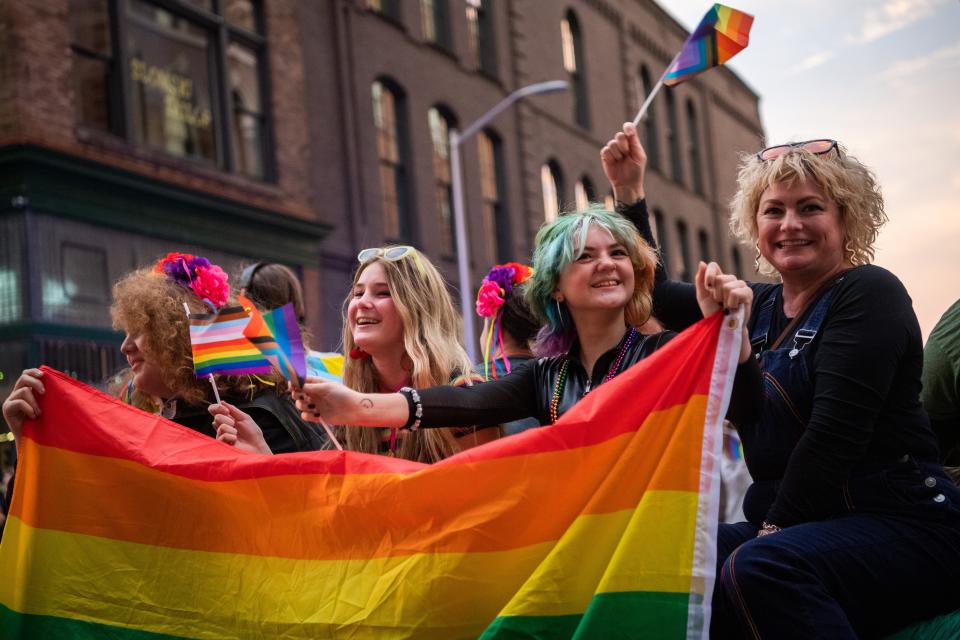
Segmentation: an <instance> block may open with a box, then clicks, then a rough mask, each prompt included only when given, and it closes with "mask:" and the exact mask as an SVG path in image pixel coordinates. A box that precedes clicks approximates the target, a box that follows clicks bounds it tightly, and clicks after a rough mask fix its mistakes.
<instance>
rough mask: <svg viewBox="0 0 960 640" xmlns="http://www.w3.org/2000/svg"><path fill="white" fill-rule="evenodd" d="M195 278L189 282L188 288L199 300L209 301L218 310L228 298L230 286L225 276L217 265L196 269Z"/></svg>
mask: <svg viewBox="0 0 960 640" xmlns="http://www.w3.org/2000/svg"><path fill="white" fill-rule="evenodd" d="M195 272H196V274H197V275H196V276H195V277H194V278H193V280H192V281H191V282H190V288H191V289H192V290H193V292H194V293H195V294H197V297H198V298H200V299H201V300H209V301H210V302H211V303H213V305H214V306H215V307H217V308H218V309H219V308H220V307H222V306H223V305H224V304H226V302H227V298H229V297H230V285H229V284H227V274H226V273H224V271H223V269H221V268H220V267H218V266H217V265H214V264H212V265H210V266H208V267H197V268H196V270H195Z"/></svg>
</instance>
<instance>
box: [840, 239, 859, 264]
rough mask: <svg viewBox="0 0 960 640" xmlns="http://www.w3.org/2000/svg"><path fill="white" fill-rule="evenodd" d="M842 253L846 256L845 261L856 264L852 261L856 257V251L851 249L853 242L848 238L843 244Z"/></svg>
mask: <svg viewBox="0 0 960 640" xmlns="http://www.w3.org/2000/svg"><path fill="white" fill-rule="evenodd" d="M843 255H844V256H845V257H846V258H847V261H848V262H849V263H850V264H854V265H855V264H857V263H856V262H854V259H855V258H856V257H857V252H856V251H854V250H853V243H852V242H850V241H849V240H847V241H846V242H845V243H844V244H843Z"/></svg>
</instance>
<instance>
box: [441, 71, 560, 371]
mask: <svg viewBox="0 0 960 640" xmlns="http://www.w3.org/2000/svg"><path fill="white" fill-rule="evenodd" d="M567 86H568V85H567V82H566V81H565V80H551V81H549V82H538V83H537V84H531V85H528V86H526V87H522V88H520V89H517V90H516V91H514V92H513V93H511V94H510V95H508V96H507V97H506V98H504V99H503V100H501V101H500V102H498V103H497V104H496V105H494V107H493V108H492V109H490V110H489V111H487V112H486V113H485V114H483V115H482V116H480V118H479V119H477V120H476V121H475V122H474V123H473V124H471V125H470V126H469V127H467V128H466V129H464V130H463V133H460V132H458V131H457V130H456V129H451V130H450V173H451V174H452V175H451V179H452V187H453V221H454V224H455V225H456V228H457V234H456V235H457V237H456V240H457V275H458V277H459V279H460V313H461V314H462V315H463V339H464V342H466V347H467V354H468V355H469V356H470V360H471V361H472V362H476V361H477V338H476V336H475V335H474V331H473V329H474V323H473V296H472V295H471V294H472V292H473V286H472V284H471V282H470V255H469V249H468V248H467V220H466V213H465V212H464V205H463V177H462V175H461V169H460V145H462V144H463V143H464V142H466V141H467V140H469V139H470V138H472V137H473V136H474V135H476V133H477V132H478V131H480V130H481V129H482V128H483V127H484V126H486V125H487V123H489V122H490V121H491V120H493V119H494V118H496V117H497V116H498V115H500V113H501V112H503V111H504V110H506V109H507V108H508V107H510V106H511V105H512V104H513V103H515V102H517V101H518V100H522V99H523V98H526V97H527V96H532V95H537V94H541V93H554V92H557V91H566V89H567Z"/></svg>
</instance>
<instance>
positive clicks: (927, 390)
mask: <svg viewBox="0 0 960 640" xmlns="http://www.w3.org/2000/svg"><path fill="white" fill-rule="evenodd" d="M920 400H921V401H922V402H923V408H924V409H926V411H927V414H928V415H929V416H930V423H931V425H933V430H934V432H935V433H936V434H937V440H938V441H939V443H940V460H941V462H943V464H945V465H947V466H948V467H950V469H951V472H952V475H953V477H954V478H955V479H960V300H958V301H956V302H954V303H953V306H951V307H950V308H949V309H947V311H946V313H944V314H943V316H942V317H941V318H940V321H939V322H937V324H936V326H935V327H934V328H933V331H931V332H930V337H929V338H927V344H926V346H925V347H924V349H923V390H922V391H921V392H920Z"/></svg>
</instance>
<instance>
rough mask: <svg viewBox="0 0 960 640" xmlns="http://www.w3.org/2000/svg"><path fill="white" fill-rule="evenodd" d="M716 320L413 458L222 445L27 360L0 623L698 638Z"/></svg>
mask: <svg viewBox="0 0 960 640" xmlns="http://www.w3.org/2000/svg"><path fill="white" fill-rule="evenodd" d="M736 323H737V320H734V319H732V317H724V316H722V315H719V314H718V315H716V316H714V317H712V318H709V319H707V320H704V321H703V322H701V323H699V324H698V325H696V326H694V327H692V328H691V329H689V330H688V331H686V332H684V334H682V335H681V336H680V337H678V338H676V339H675V340H673V341H671V342H670V343H669V344H668V345H667V346H666V347H664V348H663V349H662V350H660V351H658V352H657V353H656V354H655V355H653V356H652V357H650V358H648V359H647V360H645V361H644V362H642V363H641V364H639V365H637V366H635V367H633V368H631V369H630V370H628V371H627V372H625V373H623V374H621V375H620V376H619V377H617V378H616V379H615V380H614V381H613V382H611V383H609V384H605V385H603V386H601V387H600V388H598V389H596V390H595V391H593V392H592V393H591V394H590V395H588V396H587V397H586V398H585V399H584V400H583V401H581V403H580V404H578V405H577V407H575V408H574V409H573V410H572V411H570V412H569V413H568V414H566V415H565V416H564V417H563V418H562V419H561V420H560V421H559V422H558V423H557V424H556V425H554V426H552V427H545V428H542V429H533V430H530V431H527V432H524V433H521V434H519V435H516V436H513V437H510V438H505V439H502V440H499V441H496V442H492V443H489V444H487V445H484V446H481V447H477V448H474V449H470V450H468V451H465V452H463V453H461V454H458V455H456V456H453V457H451V458H448V459H446V460H444V461H443V462H440V463H438V464H435V465H432V466H428V465H423V464H419V463H414V462H409V461H405V460H398V459H394V458H388V457H383V456H373V455H365V454H358V453H353V452H339V451H324V452H312V453H294V454H286V455H278V456H261V455H255V454H248V453H244V452H241V451H237V450H235V449H232V448H230V447H228V446H227V445H224V444H222V443H220V442H217V441H215V440H212V439H209V438H205V437H204V436H202V435H200V434H198V433H196V432H194V431H191V430H189V429H186V428H182V427H180V426H178V425H176V424H173V423H171V422H168V421H166V420H164V419H162V418H160V417H157V416H152V415H147V414H144V413H142V412H140V411H138V410H136V409H134V408H133V407H130V406H127V405H124V404H122V403H120V402H119V401H117V400H115V399H113V398H110V397H108V396H106V395H104V394H102V393H99V392H97V391H94V390H92V389H90V388H88V387H85V386H84V385H82V384H80V383H79V382H76V381H74V380H72V379H70V378H68V377H66V376H64V375H63V374H60V373H57V372H55V371H52V370H49V369H47V370H46V378H45V379H44V384H45V385H46V393H45V394H44V395H43V396H42V398H41V399H40V402H41V405H42V411H43V413H42V416H41V418H40V419H39V420H35V421H29V422H27V423H26V425H25V427H24V437H23V438H22V439H21V451H20V463H19V469H18V472H17V482H16V489H15V494H14V498H13V505H12V509H11V514H10V518H9V520H8V521H7V525H6V532H5V534H4V537H3V541H2V544H0V576H3V578H2V579H0V637H3V638H27V637H71V638H76V637H109V638H116V639H126V638H131V639H132V638H137V639H148V638H170V637H177V638H180V637H186V638H267V637H271V638H272V637H283V638H332V637H336V638H350V639H358V638H411V637H416V638H476V637H478V636H482V637H485V638H501V637H519V636H522V637H534V636H535V637H550V638H563V637H578V638H579V637H613V636H616V637H638V638H640V637H642V638H698V637H699V638H706V637H707V629H708V626H709V600H710V593H711V591H712V585H713V575H714V544H715V535H716V518H717V501H718V488H719V487H718V485H719V478H718V465H717V461H718V460H719V458H720V449H721V442H722V438H721V435H720V434H721V417H722V416H723V414H724V411H725V407H726V404H727V401H728V399H729V393H730V387H731V385H732V378H733V372H734V370H735V367H736V355H737V352H738V351H739V346H738V345H739V336H740V331H739V330H737V329H735V328H733V327H731V326H730V325H731V324H734V325H736Z"/></svg>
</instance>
